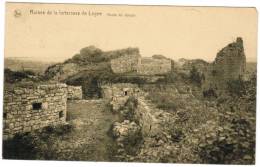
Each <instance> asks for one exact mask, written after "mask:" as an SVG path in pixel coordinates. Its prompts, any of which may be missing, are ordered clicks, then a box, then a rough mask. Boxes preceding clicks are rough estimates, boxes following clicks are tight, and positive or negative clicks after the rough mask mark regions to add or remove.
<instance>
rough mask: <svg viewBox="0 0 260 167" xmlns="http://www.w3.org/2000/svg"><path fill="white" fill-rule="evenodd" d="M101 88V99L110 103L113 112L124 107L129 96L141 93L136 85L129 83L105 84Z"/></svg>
mask: <svg viewBox="0 0 260 167" xmlns="http://www.w3.org/2000/svg"><path fill="white" fill-rule="evenodd" d="M101 87H102V97H103V98H105V99H107V100H108V101H110V104H111V105H112V107H113V110H114V111H117V110H119V109H120V108H121V107H122V106H124V105H125V103H126V101H127V100H128V98H129V97H130V96H138V94H139V93H141V91H140V89H139V88H138V85H136V84H130V83H118V84H107V85H103V86H101Z"/></svg>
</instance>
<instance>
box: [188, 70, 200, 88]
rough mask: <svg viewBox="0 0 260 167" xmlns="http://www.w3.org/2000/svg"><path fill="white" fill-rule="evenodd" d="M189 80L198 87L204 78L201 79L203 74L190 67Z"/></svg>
mask: <svg viewBox="0 0 260 167" xmlns="http://www.w3.org/2000/svg"><path fill="white" fill-rule="evenodd" d="M189 78H190V80H191V82H192V83H194V84H196V85H198V86H199V87H200V86H201V84H202V80H203V78H204V77H203V74H201V73H200V72H199V71H198V69H197V68H196V67H195V66H192V68H191V70H190V76H189Z"/></svg>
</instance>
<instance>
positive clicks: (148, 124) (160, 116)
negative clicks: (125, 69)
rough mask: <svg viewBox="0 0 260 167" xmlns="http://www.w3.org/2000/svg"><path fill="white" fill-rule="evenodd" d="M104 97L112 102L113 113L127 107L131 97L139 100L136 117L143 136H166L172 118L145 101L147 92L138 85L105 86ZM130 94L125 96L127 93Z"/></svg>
mask: <svg viewBox="0 0 260 167" xmlns="http://www.w3.org/2000/svg"><path fill="white" fill-rule="evenodd" d="M102 88H103V95H104V96H103V97H104V98H105V99H107V100H110V104H112V109H113V111H116V112H117V111H119V110H120V108H122V107H123V106H125V104H126V102H127V100H128V99H129V97H135V98H136V99H137V108H136V109H135V113H134V114H135V117H136V119H137V120H138V122H139V124H140V126H141V129H142V134H143V136H144V137H146V136H148V137H149V136H155V135H159V136H161V137H162V136H164V137H165V134H166V131H167V130H168V129H167V125H166V124H167V123H169V122H171V120H173V119H172V116H171V115H170V114H169V113H167V112H164V111H162V110H160V109H158V108H156V106H155V105H153V104H152V103H151V102H149V101H148V100H146V99H145V96H146V94H145V92H143V91H142V90H140V88H139V87H138V85H136V84H129V83H120V84H111V85H103V86H102ZM126 91H127V92H128V93H127V94H125V92H126Z"/></svg>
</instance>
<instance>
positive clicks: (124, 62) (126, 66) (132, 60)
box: [111, 54, 140, 73]
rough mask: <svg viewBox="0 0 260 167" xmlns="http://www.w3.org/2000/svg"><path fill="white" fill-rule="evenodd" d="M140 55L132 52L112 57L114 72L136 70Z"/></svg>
mask: <svg viewBox="0 0 260 167" xmlns="http://www.w3.org/2000/svg"><path fill="white" fill-rule="evenodd" d="M139 57H140V55H139V54H131V55H124V56H121V57H119V58H117V59H112V60H111V68H112V70H113V72H114V73H127V72H136V70H137V63H138V59H139Z"/></svg>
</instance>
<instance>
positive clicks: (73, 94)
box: [67, 85, 82, 100]
mask: <svg viewBox="0 0 260 167" xmlns="http://www.w3.org/2000/svg"><path fill="white" fill-rule="evenodd" d="M67 88H68V94H67V99H68V100H80V99H82V88H81V86H70V85H68V87H67Z"/></svg>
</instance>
